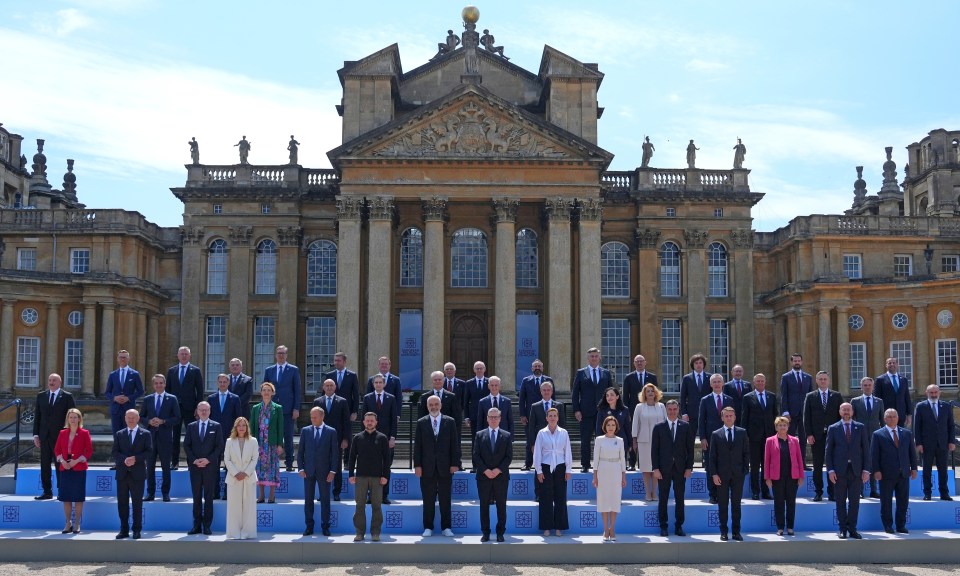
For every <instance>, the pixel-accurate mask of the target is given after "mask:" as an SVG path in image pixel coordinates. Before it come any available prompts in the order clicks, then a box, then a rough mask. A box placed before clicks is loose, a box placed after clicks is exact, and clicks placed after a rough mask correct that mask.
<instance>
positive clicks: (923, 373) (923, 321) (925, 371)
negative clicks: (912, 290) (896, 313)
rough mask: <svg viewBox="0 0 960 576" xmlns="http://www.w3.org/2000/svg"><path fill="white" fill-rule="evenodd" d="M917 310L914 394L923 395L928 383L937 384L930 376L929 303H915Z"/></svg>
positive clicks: (914, 306) (914, 307)
mask: <svg viewBox="0 0 960 576" xmlns="http://www.w3.org/2000/svg"><path fill="white" fill-rule="evenodd" d="M913 309H914V310H916V311H917V361H916V362H915V363H914V365H913V394H914V395H919V396H920V397H923V395H924V391H925V390H926V388H927V385H928V384H936V381H935V379H933V378H931V377H930V346H931V345H932V344H933V343H932V342H931V341H930V340H929V339H928V338H929V336H928V335H927V305H926V304H914V305H913Z"/></svg>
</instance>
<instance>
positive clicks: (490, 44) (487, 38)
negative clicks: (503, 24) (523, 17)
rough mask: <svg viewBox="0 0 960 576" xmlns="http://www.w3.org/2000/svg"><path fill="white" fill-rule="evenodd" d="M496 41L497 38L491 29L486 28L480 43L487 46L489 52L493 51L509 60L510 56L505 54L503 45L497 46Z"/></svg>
mask: <svg viewBox="0 0 960 576" xmlns="http://www.w3.org/2000/svg"><path fill="white" fill-rule="evenodd" d="M495 43H496V39H495V38H494V37H493V34H491V33H490V30H487V29H484V30H483V36H481V37H480V45H481V46H483V47H484V48H486V49H487V51H488V52H493V53H494V54H496V55H498V56H500V57H501V58H503V59H504V60H509V59H510V58H507V57H506V56H504V55H503V46H496V45H495Z"/></svg>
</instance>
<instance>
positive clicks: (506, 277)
mask: <svg viewBox="0 0 960 576" xmlns="http://www.w3.org/2000/svg"><path fill="white" fill-rule="evenodd" d="M519 206H520V202H519V201H517V200H516V199H514V198H494V199H493V209H494V216H495V218H496V223H497V230H496V234H497V236H496V242H497V254H496V258H497V259H496V262H497V267H496V271H495V272H494V274H495V275H496V276H495V278H496V285H495V288H494V301H495V308H494V313H493V316H494V324H493V325H494V328H493V329H494V341H493V362H494V364H493V365H494V369H495V370H496V373H497V374H498V375H499V376H500V378H502V379H503V381H504V384H505V386H504V388H505V389H506V390H511V389H513V386H514V385H515V384H516V383H515V382H514V381H513V380H514V378H516V374H517V266H516V259H517V237H516V233H515V230H514V224H515V222H516V220H517V207H519Z"/></svg>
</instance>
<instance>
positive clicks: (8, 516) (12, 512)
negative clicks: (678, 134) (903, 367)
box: [3, 506, 960, 524]
mask: <svg viewBox="0 0 960 576" xmlns="http://www.w3.org/2000/svg"><path fill="white" fill-rule="evenodd" d="M958 515H960V512H958ZM3 522H4V524H8V523H11V524H19V523H20V507H19V506H4V507H3ZM958 523H960V520H958Z"/></svg>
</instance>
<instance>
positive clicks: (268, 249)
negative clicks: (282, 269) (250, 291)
mask: <svg viewBox="0 0 960 576" xmlns="http://www.w3.org/2000/svg"><path fill="white" fill-rule="evenodd" d="M256 292H257V294H276V293H277V244H276V242H274V241H273V240H264V241H263V242H260V244H258V245H257V273H256Z"/></svg>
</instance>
